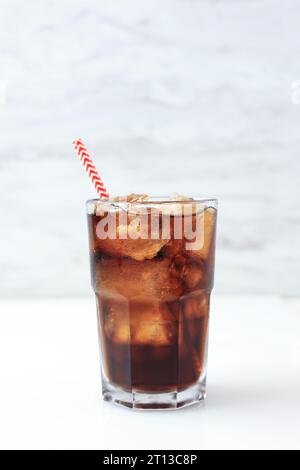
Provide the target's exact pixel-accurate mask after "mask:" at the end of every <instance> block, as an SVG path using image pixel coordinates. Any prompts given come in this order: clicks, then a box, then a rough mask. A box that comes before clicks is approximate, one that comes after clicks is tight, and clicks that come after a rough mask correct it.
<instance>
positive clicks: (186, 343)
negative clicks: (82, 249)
mask: <svg viewBox="0 0 300 470" xmlns="http://www.w3.org/2000/svg"><path fill="white" fill-rule="evenodd" d="M87 207H88V225H89V239H90V257H91V275H92V285H93V288H94V291H95V294H96V302H97V316H98V327H99V338H100V347H101V358H102V360H101V368H102V388H103V397H104V399H105V400H108V401H113V402H116V403H119V404H123V405H125V406H128V407H133V408H149V409H156V408H179V407H181V406H184V405H187V404H191V403H194V402H196V401H199V400H201V399H203V398H204V397H205V382H206V355H207V336H208V320H209V304H210V293H211V290H212V287H213V278H214V257H215V233H216V216H217V208H216V207H217V203H216V200H214V199H208V200H204V199H189V198H183V197H180V196H176V197H174V198H173V199H172V198H149V197H147V196H144V195H131V196H129V197H127V198H116V199H115V200H112V201H106V202H103V201H100V200H91V201H88V203H87Z"/></svg>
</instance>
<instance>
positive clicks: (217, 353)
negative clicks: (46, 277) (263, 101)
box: [0, 297, 300, 450]
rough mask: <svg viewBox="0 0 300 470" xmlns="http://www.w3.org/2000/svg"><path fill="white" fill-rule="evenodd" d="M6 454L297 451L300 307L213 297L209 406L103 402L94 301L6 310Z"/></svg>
mask: <svg viewBox="0 0 300 470" xmlns="http://www.w3.org/2000/svg"><path fill="white" fill-rule="evenodd" d="M0 447H1V448H3V449H107V450H113V449H151V448H152V449H155V450H160V449H172V450H175V449H197V450H200V449H232V448H233V449H239V448H242V449H259V448H274V449H277V448H280V449H284V448H297V449H299V448H300V301H299V300H287V299H286V300H284V299H280V298H276V297H213V301H212V310H211V331H210V344H209V362H208V397H207V400H206V403H205V406H196V407H190V408H186V409H183V410H180V411H160V412H149V411H148V412H143V411H131V410H127V409H123V408H119V407H114V406H113V405H111V404H108V403H104V402H102V400H101V396H100V379H99V364H98V343H97V331H96V315H95V309H94V304H93V301H92V300H91V301H87V300H76V299H72V300H55V301H54V300H49V301H45V300H41V301H18V302H15V301H6V302H1V303H0Z"/></svg>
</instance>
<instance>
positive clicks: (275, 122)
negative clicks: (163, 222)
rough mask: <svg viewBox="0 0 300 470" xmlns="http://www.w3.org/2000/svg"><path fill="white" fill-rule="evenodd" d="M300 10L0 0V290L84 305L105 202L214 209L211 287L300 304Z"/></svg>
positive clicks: (269, 0) (185, 0)
mask: <svg viewBox="0 0 300 470" xmlns="http://www.w3.org/2000/svg"><path fill="white" fill-rule="evenodd" d="M299 19H300V3H299V1H298V0H284V1H283V0H260V1H259V0H219V1H218V0H202V1H201V0H160V1H158V0H151V1H146V0H113V1H112V0H88V1H86V0H85V1H83V0H52V1H50V0H48V1H46V0H44V1H38V0H27V1H26V2H21V1H16V0H1V1H0V137H1V138H0V211H1V232H0V233H1V240H0V279H1V282H0V295H1V296H2V297H45V296H74V295H75V296H87V295H90V287H89V270H88V256H87V231H86V219H85V207H84V201H85V200H86V199H87V198H89V197H93V196H94V192H93V189H92V187H91V186H90V184H89V182H88V181H87V178H86V176H85V175H84V173H83V171H82V168H81V167H80V164H79V162H78V161H76V158H75V156H74V153H73V150H72V146H71V143H72V140H73V138H75V137H82V138H84V139H85V141H86V143H87V145H88V147H89V148H90V151H91V153H92V154H93V155H94V156H95V160H96V162H97V164H98V166H99V168H100V171H101V173H102V176H103V178H104V179H105V181H106V183H107V185H108V186H109V189H110V191H111V193H113V194H116V193H128V192H131V191H135V192H149V193H152V194H169V193H171V192H173V191H179V192H182V193H196V194H199V195H203V196H205V195H214V196H217V197H218V198H219V201H220V205H219V209H220V211H219V226H218V253H217V273H216V290H217V291H218V292H222V293H247V294H248V293H259V294H281V295H285V296H296V295H299V293H300V292H299V277H300V244H299V238H300V211H299V202H298V201H299V198H300V189H299V187H300V186H299V175H300V172H299V170H300V163H299V161H300V160H299V159H300V155H299V144H300V130H299V122H300V92H299V91H300V85H299V83H298V82H297V80H300V61H299V56H300V36H299Z"/></svg>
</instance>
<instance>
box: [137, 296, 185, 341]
mask: <svg viewBox="0 0 300 470" xmlns="http://www.w3.org/2000/svg"><path fill="white" fill-rule="evenodd" d="M130 324H131V343H132V344H148V345H153V346H166V345H170V344H174V343H175V342H176V341H177V323H176V319H174V316H173V315H172V313H171V311H170V310H169V308H168V306H167V305H166V304H163V303H158V302H154V303H148V304H140V305H139V306H138V305H135V306H134V307H133V308H132V310H131V315H130Z"/></svg>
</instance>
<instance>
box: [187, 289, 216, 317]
mask: <svg viewBox="0 0 300 470" xmlns="http://www.w3.org/2000/svg"><path fill="white" fill-rule="evenodd" d="M209 299H210V293H209V292H206V291H197V292H194V293H192V294H188V295H187V296H186V297H185V298H184V299H183V311H184V315H185V317H186V318H187V319H193V318H201V317H203V316H207V317H208V314H209Z"/></svg>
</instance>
